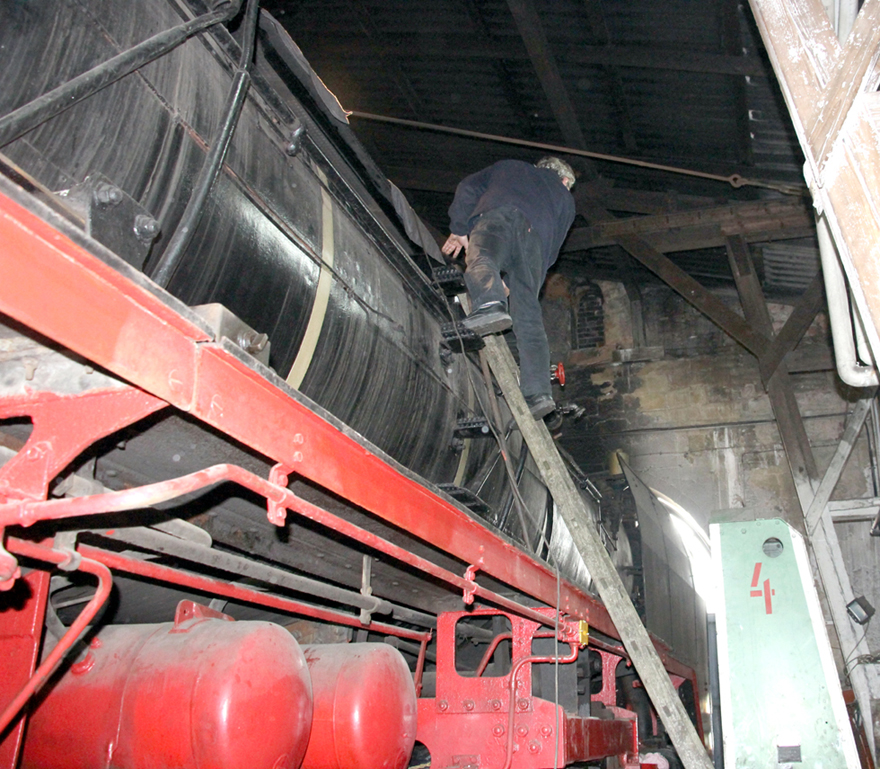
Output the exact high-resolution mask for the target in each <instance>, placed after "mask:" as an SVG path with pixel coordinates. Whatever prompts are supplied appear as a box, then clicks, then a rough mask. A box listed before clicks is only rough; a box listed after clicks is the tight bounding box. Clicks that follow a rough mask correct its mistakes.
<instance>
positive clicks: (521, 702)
mask: <svg viewBox="0 0 880 769" xmlns="http://www.w3.org/2000/svg"><path fill="white" fill-rule="evenodd" d="M516 705H517V707H518V708H519V709H520V710H528V709H529V701H528V700H527V699H526V698H525V697H520V698H519V699H518V700H517V701H516Z"/></svg>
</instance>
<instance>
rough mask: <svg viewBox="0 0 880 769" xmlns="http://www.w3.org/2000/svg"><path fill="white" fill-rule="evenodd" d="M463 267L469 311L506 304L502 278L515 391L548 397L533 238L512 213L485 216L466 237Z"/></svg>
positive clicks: (537, 243)
mask: <svg viewBox="0 0 880 769" xmlns="http://www.w3.org/2000/svg"><path fill="white" fill-rule="evenodd" d="M465 263H466V265H467V268H466V270H465V273H464V280H465V283H466V284H467V289H468V295H469V296H470V300H471V311H473V310H476V309H477V308H478V307H479V306H480V305H483V304H485V303H486V302H495V301H500V302H506V301H507V300H508V297H506V296H505V294H504V284H503V283H502V278H501V275H502V274H504V276H505V278H506V280H505V282H506V283H507V287H508V288H509V289H510V297H509V306H510V317H511V318H512V319H513V333H514V335H515V336H516V345H517V348H518V349H519V367H520V383H519V386H520V390H522V394H523V395H525V396H529V395H551V392H552V391H551V389H550V350H549V348H548V346H547V332H546V331H545V330H544V319H543V317H542V315H541V304H540V302H539V301H538V292H539V291H540V290H541V284H542V283H543V281H544V269H543V259H542V256H541V239H540V238H539V237H538V233H537V232H535V231H534V230H532V229H531V228H530V226H529V221H528V219H526V217H525V216H524V215H523V214H522V213H521V212H520V211H519V210H517V209H516V208H511V207H504V208H496V209H493V210H492V211H487V212H486V213H485V214H483V215H482V216H480V218H479V219H477V221H476V222H474V225H473V227H472V229H471V231H470V234H469V235H468V248H467V256H466V257H465Z"/></svg>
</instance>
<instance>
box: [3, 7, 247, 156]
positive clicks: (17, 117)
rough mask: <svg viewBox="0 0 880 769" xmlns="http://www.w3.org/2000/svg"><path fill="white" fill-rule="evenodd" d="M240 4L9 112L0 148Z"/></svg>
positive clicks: (180, 28) (224, 16)
mask: <svg viewBox="0 0 880 769" xmlns="http://www.w3.org/2000/svg"><path fill="white" fill-rule="evenodd" d="M240 7H241V0H231V1H230V2H227V3H224V4H223V6H221V7H220V8H219V9H217V10H215V11H211V12H210V13H206V14H204V15H202V16H199V17H198V18H195V19H193V20H192V21H188V22H186V23H185V24H180V25H179V26H177V27H174V28H172V29H169V30H166V31H164V32H160V33H159V34H158V35H154V36H153V37H151V38H149V39H148V40H144V42H142V43H139V44H138V45H136V46H134V47H133V48H129V49H128V50H127V51H123V52H122V53H120V54H119V55H118V56H114V57H113V58H112V59H109V60H108V61H105V62H104V63H103V64H99V65H98V66H97V67H94V68H92V69H90V70H89V71H88V72H84V73H83V74H81V75H78V76H77V77H75V78H73V80H68V81H67V82H66V83H64V85H60V86H58V87H57V88H55V89H53V90H52V91H49V93H46V94H43V95H42V96H40V97H38V98H36V99H34V100H33V101H31V102H29V103H28V104H25V105H24V106H22V107H19V108H18V109H17V110H14V111H13V112H10V113H9V114H8V115H5V116H4V117H2V118H0V147H2V146H4V145H5V144H9V143H10V142H12V141H15V140H16V139H18V138H19V137H21V136H23V135H24V134H26V133H27V132H28V131H31V130H33V129H34V128H36V127H37V126H39V125H41V124H43V123H45V122H46V121H47V120H49V118H52V117H55V116H56V115H59V114H61V113H62V112H64V111H65V110H67V109H70V107H72V106H73V105H75V104H77V103H79V102H81V101H82V100H83V99H85V98H87V97H89V96H91V95H92V94H94V93H97V92H98V91H100V90H101V89H102V88H106V87H107V86H108V85H110V84H111V83H115V82H116V81H117V80H120V79H121V78H123V77H125V76H126V75H130V74H131V73H132V72H134V71H135V70H136V69H139V68H140V67H143V66H144V65H145V64H149V63H150V62H151V61H154V60H155V59H158V58H160V57H161V56H164V55H165V54H166V53H169V52H170V51H173V50H174V49H175V48H177V46H179V45H181V44H182V43H184V42H186V41H187V40H188V39H189V38H191V37H192V36H193V35H197V34H198V33H200V32H203V31H204V30H206V29H208V28H209V27H213V26H214V25H215V24H219V23H221V22H224V21H228V20H229V19H231V18H233V17H234V16H235V14H237V13H238V10H239V8H240Z"/></svg>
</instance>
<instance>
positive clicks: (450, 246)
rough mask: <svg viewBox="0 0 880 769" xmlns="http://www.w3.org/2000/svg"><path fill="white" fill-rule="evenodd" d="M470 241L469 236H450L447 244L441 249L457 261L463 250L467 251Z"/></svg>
mask: <svg viewBox="0 0 880 769" xmlns="http://www.w3.org/2000/svg"><path fill="white" fill-rule="evenodd" d="M467 246H468V239H467V235H450V236H449V237H448V238H446V242H445V243H444V244H443V246H442V248H441V249H440V250H441V251H442V252H443V253H444V254H446V255H447V256H449V255H451V256H452V258H453V259H455V258H456V257H457V256H458V254H459V252H460V251H461V249H464V250H465V251H467Z"/></svg>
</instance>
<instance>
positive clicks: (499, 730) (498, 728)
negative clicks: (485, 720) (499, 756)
mask: <svg viewBox="0 0 880 769" xmlns="http://www.w3.org/2000/svg"><path fill="white" fill-rule="evenodd" d="M492 734H494V735H495V736H496V737H502V736H504V727H503V726H502V725H501V724H495V726H493V727H492Z"/></svg>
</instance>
